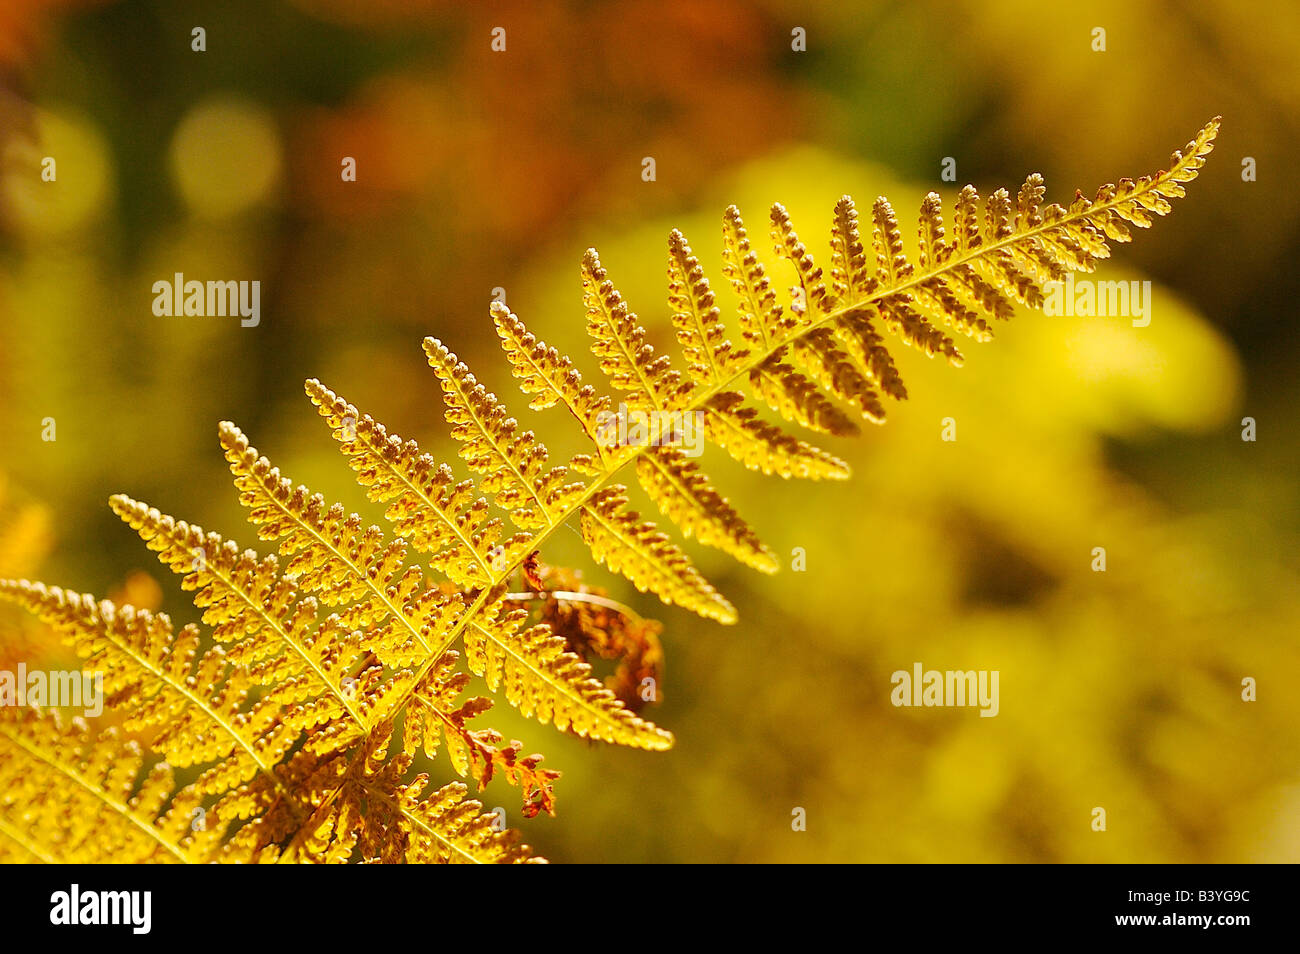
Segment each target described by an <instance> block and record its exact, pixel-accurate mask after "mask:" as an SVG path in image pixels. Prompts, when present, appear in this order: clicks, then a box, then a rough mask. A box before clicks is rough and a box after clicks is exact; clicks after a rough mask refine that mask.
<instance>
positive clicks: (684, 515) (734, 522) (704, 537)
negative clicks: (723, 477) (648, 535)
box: [636, 447, 778, 573]
mask: <svg viewBox="0 0 1300 954" xmlns="http://www.w3.org/2000/svg"><path fill="white" fill-rule="evenodd" d="M636 474H637V479H638V480H639V481H640V483H641V486H642V487H643V488H645V492H646V493H647V494H649V495H650V499H652V500H653V501H654V502H655V504H656V505H657V506H658V507H659V509H660V511H661V512H662V513H663V515H664V516H665V517H667V518H668V519H669V520H671V521H672V522H673V523H675V524H677V526H679V527H680V528H681V530H682V533H683V534H684V535H685V536H688V537H689V536H694V537H695V538H696V539H698V540H699V541H700V542H701V543H703V544H705V545H706V546H711V547H717V548H718V549H720V550H723V551H725V552H726V553H730V554H731V555H732V556H734V557H735V558H736V559H737V560H739V561H740V562H741V563H744V564H747V565H748V566H752V567H753V568H754V569H756V570H760V571H762V572H763V573H775V572H776V571H777V569H778V564H777V561H776V556H775V554H773V553H772V551H771V550H769V549H768V548H767V546H766V545H765V544H764V543H763V541H761V540H760V539H758V535H757V534H755V533H754V531H753V530H752V529H751V528H750V527H749V525H748V524H747V523H745V521H744V520H742V519H741V517H740V515H739V514H737V513H736V511H735V510H733V509H732V508H731V504H729V503H727V501H726V500H724V499H723V498H722V496H721V495H720V494H719V493H718V492H717V490H715V489H714V487H713V485H712V484H711V483H710V482H709V480H708V478H707V477H705V476H704V473H703V472H702V471H701V470H700V468H699V467H698V466H697V465H696V464H695V462H694V461H693V460H691V459H690V458H689V457H687V456H686V455H685V454H684V453H682V451H680V450H679V449H677V448H676V447H652V448H650V450H649V451H647V452H646V453H645V454H643V455H642V456H641V457H640V458H639V459H638V460H637V462H636Z"/></svg>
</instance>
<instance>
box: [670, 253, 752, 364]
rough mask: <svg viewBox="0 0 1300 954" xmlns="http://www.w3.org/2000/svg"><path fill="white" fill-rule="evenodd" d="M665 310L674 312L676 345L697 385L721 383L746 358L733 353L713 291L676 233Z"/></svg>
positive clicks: (743, 352)
mask: <svg viewBox="0 0 1300 954" xmlns="http://www.w3.org/2000/svg"><path fill="white" fill-rule="evenodd" d="M668 306H669V307H670V308H671V309H672V312H673V325H674V326H675V327H676V329H677V341H678V343H679V344H680V345H681V346H682V348H683V350H684V352H685V355H686V361H687V365H688V367H689V370H690V372H691V375H692V376H693V377H694V378H695V380H696V381H698V382H699V383H700V384H705V385H708V384H712V383H715V382H718V381H723V380H726V379H727V378H729V377H730V376H731V375H732V374H734V373H735V370H736V368H738V367H739V366H740V364H741V363H742V362H743V361H744V360H745V358H746V357H748V355H749V352H748V351H747V350H745V349H743V348H742V349H739V350H733V349H732V347H731V342H729V341H727V340H726V339H725V338H724V337H723V335H724V334H725V333H726V332H725V330H724V329H723V327H722V321H721V320H720V318H719V315H720V312H719V310H718V307H717V306H716V305H715V304H714V303H713V291H712V290H711V289H710V288H709V280H708V279H707V278H705V277H704V269H703V268H701V267H700V262H699V259H697V258H696V257H695V255H694V253H693V252H692V251H691V247H690V246H689V245H687V244H686V238H685V236H683V235H682V233H681V232H679V231H677V229H673V230H672V232H671V233H670V234H669V236H668Z"/></svg>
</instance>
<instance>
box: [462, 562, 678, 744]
mask: <svg viewBox="0 0 1300 954" xmlns="http://www.w3.org/2000/svg"><path fill="white" fill-rule="evenodd" d="M505 603H506V592H505V589H504V588H503V587H498V588H497V589H495V590H493V591H492V593H490V594H489V596H488V600H487V603H486V608H485V610H484V611H483V612H482V613H480V614H479V615H478V616H476V617H475V618H474V620H473V622H472V623H471V626H470V629H469V630H467V631H466V633H465V654H466V657H467V658H468V660H469V667H470V669H471V670H473V672H474V673H475V674H476V675H479V676H482V677H483V679H484V680H485V681H486V682H487V684H488V687H489V688H490V689H492V690H493V691H495V690H496V688H497V687H498V686H501V685H504V686H505V693H506V698H508V699H510V701H511V703H512V704H514V705H516V706H517V707H518V708H519V710H520V711H521V712H523V713H524V714H525V715H533V716H535V717H536V718H537V719H538V721H540V722H548V721H553V722H554V723H555V724H556V726H557V727H559V728H563V729H568V730H569V731H571V732H573V733H574V734H576V735H580V736H583V737H585V738H592V739H598V740H600V741H604V742H616V743H619V744H621V745H630V746H634V747H636V748H642V749H653V750H656V751H661V750H663V749H667V748H669V747H670V746H671V745H672V743H673V737H672V733H670V732H667V731H665V730H664V729H660V728H659V727H658V726H655V725H654V724H652V723H650V722H647V721H645V720H644V719H641V718H639V717H637V716H636V715H634V714H633V713H632V712H631V711H630V710H628V709H627V707H626V706H624V705H623V704H622V703H621V702H619V701H618V699H616V698H615V697H614V694H613V693H612V692H610V691H609V689H607V688H606V687H605V686H603V685H601V684H600V683H599V682H597V681H596V680H595V679H592V678H591V676H590V673H591V667H590V666H588V665H587V664H586V663H584V662H583V661H582V660H580V659H579V658H578V657H577V656H575V655H574V654H573V653H570V652H567V651H566V650H565V643H564V640H563V639H562V638H560V637H557V636H555V635H554V634H552V633H551V630H550V627H548V626H546V625H545V624H540V625H537V626H532V627H529V628H528V629H525V630H521V629H520V624H521V623H522V622H523V621H524V620H525V619H526V618H527V616H528V614H527V612H525V611H523V610H510V611H507V612H502V610H503V609H504V605H505Z"/></svg>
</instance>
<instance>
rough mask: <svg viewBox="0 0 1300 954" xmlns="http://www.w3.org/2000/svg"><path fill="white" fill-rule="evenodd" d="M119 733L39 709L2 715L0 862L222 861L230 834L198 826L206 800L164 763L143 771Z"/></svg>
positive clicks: (132, 748)
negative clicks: (219, 857)
mask: <svg viewBox="0 0 1300 954" xmlns="http://www.w3.org/2000/svg"><path fill="white" fill-rule="evenodd" d="M144 764H145V763H144V756H143V753H142V752H141V749H140V747H139V746H138V745H137V744H136V743H135V742H132V741H123V740H122V739H121V736H120V733H119V732H118V730H117V729H108V730H106V731H104V732H101V733H99V734H98V735H94V734H92V733H91V732H90V730H89V729H88V728H87V727H86V725H85V723H84V722H82V721H81V720H79V719H78V720H72V721H70V722H65V721H64V720H62V719H59V718H56V717H54V716H41V715H40V714H39V713H38V712H37V711H36V710H34V709H30V708H24V709H5V710H4V711H3V714H0V790H3V791H4V797H3V798H0V860H4V861H6V862H14V861H41V862H46V863H57V862H69V861H74V860H75V861H77V862H79V863H84V864H105V863H112V864H133V863H141V862H164V863H165V862H170V863H178V862H179V863H187V864H197V863H202V862H205V861H211V860H215V858H216V856H217V854H218V852H219V850H220V847H221V838H222V835H223V833H224V826H221V825H211V826H208V825H205V824H196V821H197V820H198V819H199V817H200V813H199V811H198V809H199V807H200V802H201V797H200V795H199V793H198V792H197V791H196V790H195V789H194V788H193V787H189V788H185V789H182V790H181V791H179V792H177V791H176V786H175V782H174V780H173V777H172V771H171V769H170V767H168V766H167V765H166V763H159V764H157V765H154V766H153V767H152V769H150V770H149V771H148V772H147V773H146V774H145V776H144V779H143V781H142V782H141V783H140V784H139V785H138V786H137V784H136V778H137V776H139V775H140V773H141V771H142V769H143V768H144Z"/></svg>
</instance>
